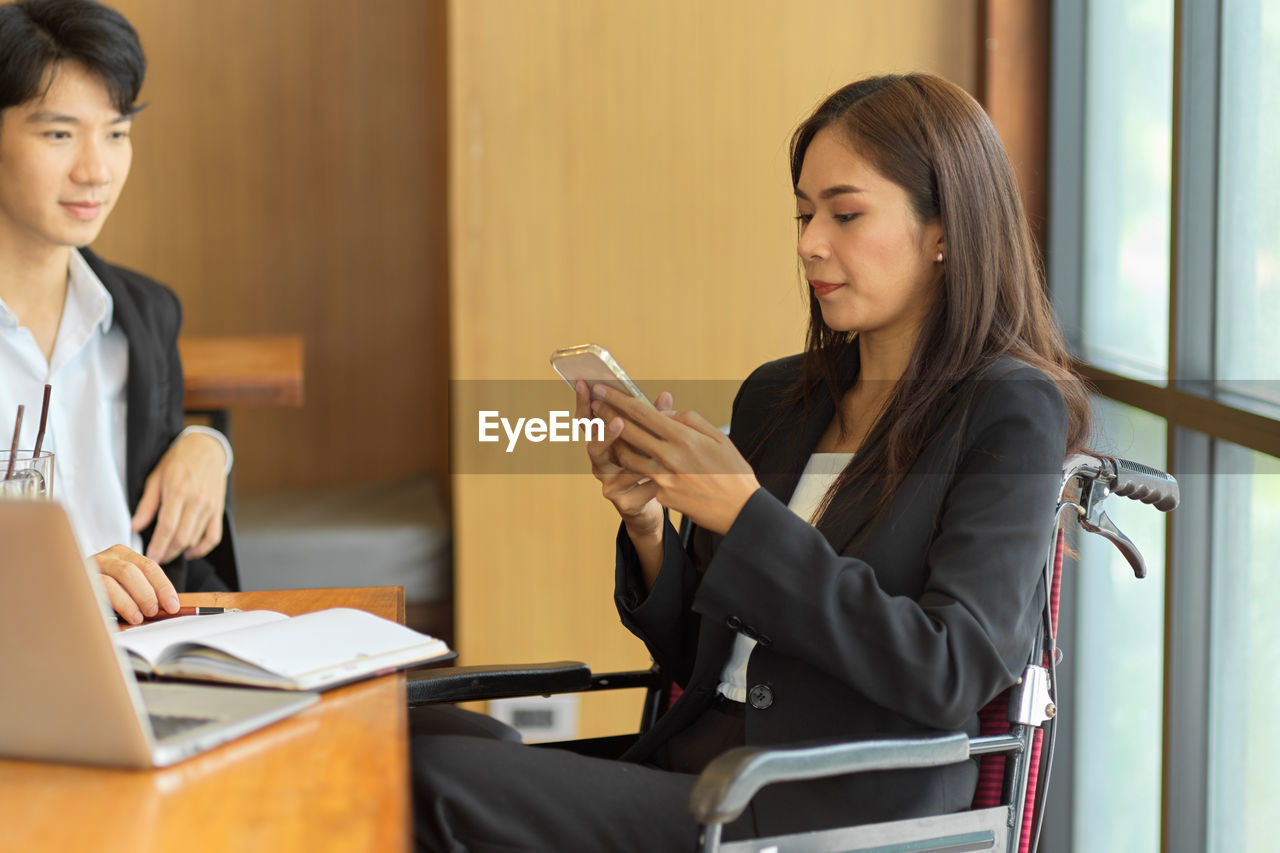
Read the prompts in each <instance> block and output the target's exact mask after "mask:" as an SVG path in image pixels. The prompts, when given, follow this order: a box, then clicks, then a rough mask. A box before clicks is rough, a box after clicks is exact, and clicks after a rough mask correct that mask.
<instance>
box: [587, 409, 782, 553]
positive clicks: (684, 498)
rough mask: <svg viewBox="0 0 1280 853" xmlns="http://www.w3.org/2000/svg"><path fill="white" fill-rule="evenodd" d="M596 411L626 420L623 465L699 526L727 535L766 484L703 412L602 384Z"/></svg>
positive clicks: (619, 448)
mask: <svg viewBox="0 0 1280 853" xmlns="http://www.w3.org/2000/svg"><path fill="white" fill-rule="evenodd" d="M591 393H592V396H593V397H594V402H593V404H592V408H593V411H595V413H596V414H597V415H598V416H600V417H602V418H604V419H605V421H606V423H609V424H613V423H614V422H615V421H619V420H620V421H621V422H622V431H621V433H620V434H619V438H621V439H622V442H625V444H624V443H622V442H620V443H618V444H615V445H614V452H615V455H616V456H617V459H618V462H619V464H621V465H622V466H623V467H624V468H626V469H628V470H630V471H633V472H635V473H637V474H643V475H644V476H646V477H648V478H649V479H650V480H652V481H653V482H654V483H655V484H656V485H657V487H658V501H659V502H660V503H661V504H662V505H663V506H665V507H668V508H670V509H674V510H676V511H677V512H679V513H682V514H683V515H687V516H688V517H689V518H690V519H692V520H693V522H694V523H695V524H697V525H698V526H699V527H702V528H705V529H707V530H710V531H712V532H714V533H720V534H724V533H727V532H728V531H729V528H730V527H731V526H733V522H734V520H735V519H737V517H738V513H740V512H741V511H742V507H743V506H744V505H745V504H746V502H747V499H748V498H750V497H751V495H752V494H754V493H755V491H756V489H758V488H760V483H759V481H758V480H756V475H755V472H753V471H752V470H751V466H750V465H749V464H748V463H747V460H745V459H743V458H742V454H741V453H739V452H738V448H736V447H734V446H733V442H731V441H730V440H729V437H728V436H727V435H725V434H724V433H722V432H721V431H720V430H719V428H717V427H716V426H714V425H713V424H711V423H709V422H708V421H707V419H706V418H704V417H702V416H701V415H699V414H698V413H697V412H691V411H690V412H673V411H659V410H658V409H656V408H654V407H653V406H650V405H647V404H646V403H644V402H642V401H640V400H637V399H635V398H634V397H631V396H629V395H627V394H623V393H621V392H619V391H615V390H613V389H610V388H608V387H607V386H605V385H597V386H595V387H594V388H592V389H591Z"/></svg>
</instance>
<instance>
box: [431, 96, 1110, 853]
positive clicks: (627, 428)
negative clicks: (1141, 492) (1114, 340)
mask: <svg viewBox="0 0 1280 853" xmlns="http://www.w3.org/2000/svg"><path fill="white" fill-rule="evenodd" d="M791 175H792V182H793V185H794V188H795V197H796V213H797V220H798V223H799V228H798V241H797V252H798V254H799V257H800V261H801V264H802V266H803V269H804V274H805V278H806V279H807V281H808V287H809V288H810V297H809V304H810V322H809V331H808V336H807V340H806V343H805V349H804V352H803V353H802V354H800V355H797V356H793V357H791V358H786V359H782V360H780V361H776V362H772V363H770V364H766V365H764V366H762V367H760V368H759V369H757V370H756V371H755V372H754V373H753V374H752V375H751V376H750V377H748V379H747V380H746V382H744V383H743V385H742V388H741V389H740V391H739V392H738V396H737V398H736V400H735V401H734V406H733V416H732V422H731V428H730V434H729V436H727V437H726V436H725V435H723V434H722V433H721V432H720V430H719V429H717V428H716V426H715V425H713V424H711V423H709V422H707V421H706V419H704V418H702V417H701V416H699V415H698V414H697V413H695V412H680V411H675V410H674V406H673V401H672V400H671V398H670V395H668V394H665V393H664V394H662V395H659V397H658V399H657V400H656V401H655V403H656V408H653V407H649V406H647V405H646V404H644V403H643V402H641V401H637V400H635V399H633V398H630V397H628V396H626V395H624V394H622V393H620V392H618V391H616V390H612V389H607V388H604V387H603V386H596V387H594V388H588V387H587V386H586V385H585V384H581V383H580V384H579V385H578V389H577V395H578V396H577V409H578V411H577V415H578V416H586V415H588V414H595V415H597V416H600V417H603V418H604V419H605V421H606V424H607V426H606V434H605V438H604V440H603V441H602V442H598V443H595V444H593V445H592V446H591V447H590V448H589V455H590V459H591V466H592V471H593V473H594V474H595V475H596V477H597V478H598V479H599V480H600V482H601V484H602V488H603V493H604V496H605V498H607V499H608V500H609V501H611V502H612V503H613V505H614V506H615V507H616V508H617V510H618V513H619V515H620V516H621V518H622V526H621V529H620V532H619V535H618V549H617V570H616V572H617V573H616V592H615V600H616V605H617V608H618V612H619V614H620V616H621V618H622V621H623V623H624V624H625V625H626V626H627V627H628V628H629V629H630V630H631V631H633V632H634V633H635V634H636V635H637V636H639V637H640V638H641V639H642V640H643V641H644V642H645V644H646V645H647V647H648V648H649V650H650V652H651V653H652V655H653V657H654V659H655V660H656V661H657V662H658V663H659V664H661V666H662V668H663V670H664V672H666V673H667V674H669V675H670V676H671V677H672V678H673V679H674V681H675V682H676V683H677V684H678V685H680V687H681V688H682V690H683V692H682V695H681V697H680V699H679V700H678V701H677V702H676V703H675V704H674V705H673V706H672V707H671V709H670V710H669V711H667V713H666V714H665V715H664V716H663V717H662V718H661V719H660V720H659V721H658V723H657V725H656V726H655V727H654V728H653V729H652V730H651V731H649V732H648V733H646V734H645V735H644V736H643V737H641V739H640V740H639V741H638V742H637V743H636V744H635V745H634V746H633V747H632V748H631V749H630V750H629V751H628V752H627V753H626V754H625V755H624V756H623V760H621V761H606V760H600V759H592V758H584V757H580V756H576V755H571V754H568V753H565V752H561V751H557V750H535V749H530V748H526V747H523V746H520V745H518V744H510V743H502V742H497V741H483V740H481V739H478V738H461V737H455V738H447V737H425V738H419V739H416V740H415V744H414V749H415V764H414V767H415V796H416V803H417V809H418V833H419V843H420V844H421V845H422V846H423V847H425V848H426V849H433V850H436V849H438V850H461V849H467V850H516V849H519V850H562V851H565V850H611V851H614V850H654V849H660V850H668V849H673V850H674V849H692V848H693V845H694V843H695V837H696V830H695V827H694V824H693V821H692V818H690V817H689V815H688V811H687V802H688V794H689V791H690V789H691V788H692V785H693V780H694V778H695V774H697V773H698V772H699V771H700V770H701V769H702V768H703V767H704V766H705V765H706V763H707V762H708V761H710V760H711V759H712V758H714V757H715V756H716V755H718V754H720V753H722V752H723V751H725V750H726V749H729V748H731V747H733V746H737V745H743V744H746V745H769V746H776V745H785V744H789V743H796V742H801V741H806V740H812V739H815V738H843V739H851V740H855V739H873V738H883V737H892V736H920V735H928V734H931V733H935V732H938V731H955V730H963V731H966V732H968V733H969V734H970V735H976V734H977V731H978V720H977V713H978V710H979V709H980V708H981V707H982V706H983V705H985V704H986V703H987V702H988V701H989V700H990V699H992V698H993V697H994V696H996V695H997V694H998V693H999V692H1000V691H1002V690H1004V689H1005V688H1007V687H1009V686H1010V685H1012V684H1013V683H1014V682H1015V681H1016V679H1017V678H1018V677H1019V675H1020V673H1021V670H1022V667H1023V666H1024V665H1025V663H1026V662H1027V660H1028V659H1029V657H1030V655H1031V652H1032V647H1033V644H1034V642H1035V639H1036V636H1037V627H1038V619H1039V614H1040V610H1041V606H1042V603H1043V600H1044V596H1045V590H1044V588H1043V583H1042V576H1041V568H1042V564H1043V558H1044V554H1045V552H1046V550H1047V548H1048V544H1049V542H1048V537H1049V530H1050V520H1051V515H1052V511H1053V506H1054V502H1055V499H1056V490H1057V485H1058V481H1059V475H1060V470H1061V462H1062V459H1063V457H1064V456H1065V454H1066V453H1067V452H1068V451H1069V450H1075V449H1078V448H1080V447H1081V446H1082V444H1083V442H1084V440H1085V437H1086V433H1087V429H1088V408H1087V398H1086V396H1085V394H1084V391H1083V389H1082V388H1081V387H1080V386H1079V385H1078V384H1077V382H1076V377H1075V376H1074V375H1073V374H1072V373H1071V371H1070V369H1069V367H1068V366H1067V365H1068V360H1067V356H1066V353H1065V350H1064V347H1063V345H1062V342H1061V337H1060V334H1059V332H1058V330H1057V327H1056V325H1055V322H1054V320H1053V317H1052V312H1051V310H1050V308H1049V305H1048V301H1047V298H1046V296H1045V292H1044V280H1043V275H1042V273H1041V270H1040V268H1039V265H1038V262H1037V258H1036V254H1035V250H1034V248H1033V245H1032V242H1031V238H1030V234H1029V230H1028V227H1027V222H1026V218H1025V215H1024V213H1023V210H1022V205H1021V201H1020V198H1019V195H1018V188H1017V183H1016V181H1015V179H1014V176H1013V172H1012V170H1011V168H1010V166H1009V163H1008V159H1007V157H1006V155H1005V152H1004V149H1003V146H1002V145H1001V143H1000V140H999V137H998V136H997V134H996V131H995V129H994V127H993V126H992V125H991V122H990V120H989V119H988V118H987V116H986V114H985V113H984V112H983V111H982V109H981V107H980V106H979V105H978V104H977V103H976V102H975V101H974V100H973V99H972V98H971V97H970V96H969V95H968V94H966V93H965V92H964V91H963V90H961V89H960V88H959V87H957V86H955V85H953V84H951V83H948V82H947V81H945V80H942V79H940V78H937V77H934V76H931V75H927V74H912V75H906V76H887V77H876V78H871V79H867V80H862V81H859V82H856V83H853V84H851V85H849V86H846V87H844V88H843V89H840V90H839V91H837V92H835V93H834V94H832V95H831V96H830V97H829V98H828V99H827V100H826V101H824V102H823V103H822V104H821V105H820V106H819V107H818V108H817V110H815V112H814V113H813V114H812V115H811V116H810V117H809V118H808V119H807V120H806V121H805V122H804V123H803V124H802V125H801V126H800V127H799V128H798V129H797V131H796V132H795V135H794V136H793V139H792V146H791ZM668 509H670V510H675V511H678V512H680V513H682V514H684V515H685V516H687V517H688V518H689V519H690V520H691V521H692V522H693V523H694V525H695V528H694V531H693V535H692V539H691V543H690V547H689V548H688V549H686V548H684V547H683V546H682V545H681V543H680V541H679V538H678V536H677V534H676V531H675V530H674V529H673V528H672V526H671V524H670V522H669V521H668V520H667V517H666V516H667V513H666V510H668ZM976 781H977V766H976V762H966V763H963V764H958V765H951V766H947V767H940V768H931V769H923V770H909V771H892V772H881V773H872V774H860V775H857V776H849V777H841V778H836V779H828V780H820V781H813V782H803V783H793V784H785V785H777V786H772V787H769V788H766V789H764V790H763V791H761V792H760V794H758V795H757V797H756V799H755V801H754V802H753V804H752V807H751V808H750V809H749V810H748V811H747V812H745V813H744V814H743V816H742V817H741V818H740V819H739V820H737V821H735V822H734V823H732V824H730V825H729V826H728V827H726V830H725V838H727V839H732V838H740V837H745V836H751V835H754V834H760V835H770V834H776V833H780V832H787V831H793V830H798V829H806V828H808V829H813V828H820V827H824V826H832V825H839V824H842V823H847V822H853V821H858V820H861V821H866V822H873V821H885V820H892V819H898V818H905V817H911V816H917V815H925V814H937V813H944V812H953V811H958V810H962V809H965V808H968V807H969V804H970V802H971V801H972V798H973V793H974V786H975V785H976Z"/></svg>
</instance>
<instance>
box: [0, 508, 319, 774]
mask: <svg viewBox="0 0 1280 853" xmlns="http://www.w3.org/2000/svg"><path fill="white" fill-rule="evenodd" d="M116 632H117V628H116V619H115V615H114V614H113V612H112V611H111V608H110V606H109V605H108V604H107V597H106V592H105V591H104V590H103V589H102V587H101V582H100V581H99V580H98V573H97V570H96V568H95V567H94V566H93V565H92V562H86V561H85V560H84V559H83V558H82V557H81V556H80V550H79V548H78V547H77V545H76V540H75V536H74V534H73V533H72V532H71V525H70V523H69V522H68V520H67V516H66V514H65V512H63V510H62V507H61V506H59V505H58V504H57V503H55V502H53V501H20V500H0V693H3V695H4V701H3V702H0V756H4V757H8V758H25V759H37V760H41V761H64V762H71V763H75V764H99V765H106V766H111V767H133V768H147V767H164V766H166V765H169V764H173V763H175V762H177V761H181V760H182V759H184V758H187V757H189V756H192V755H196V754H197V753H200V752H204V751H206V750H208V749H210V748H212V747H214V746H217V745H218V744H220V743H224V742H225V741H228V740H231V739H232V738H236V737H239V736H240V735H243V734H247V733H248V732H251V731H253V730H255V729H258V728H261V727H263V726H266V725H268V724H270V723H273V722H275V721H276V720H280V719H282V718H284V717H288V716H289V715H291V714H294V713H296V712H298V711H300V710H302V709H303V708H305V707H307V706H308V705H310V704H312V703H313V702H316V701H318V700H319V698H320V696H319V695H318V694H316V693H297V692H286V691H277V690H259V689H247V688H238V687H223V686H216V687H215V686H208V685H195V684H180V683H161V682H148V681H143V682H139V681H138V679H137V678H136V677H135V676H134V673H133V670H132V668H131V667H130V666H129V663H128V660H127V659H126V657H125V654H124V653H123V652H122V651H121V650H120V649H119V648H117V646H116V644H115V642H114V641H113V640H112V636H113V635H114V634H115V633H116Z"/></svg>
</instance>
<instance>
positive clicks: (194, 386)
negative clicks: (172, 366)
mask: <svg viewBox="0 0 1280 853" xmlns="http://www.w3.org/2000/svg"><path fill="white" fill-rule="evenodd" d="M178 351H179V353H180V354H181V356H182V372H183V376H184V378H185V381H186V390H187V394H186V401H185V403H184V406H183V408H184V409H186V411H188V412H192V413H201V414H208V415H210V416H212V418H213V420H214V424H213V425H214V427H216V428H218V429H223V428H224V427H225V426H226V425H227V420H228V415H227V412H228V410H230V409H231V408H233V407H235V406H246V405H253V406H301V405H302V387H303V345H302V336H301V335H248V336H242V337H229V338H206V337H183V338H180V339H179V340H178ZM223 431H224V432H225V431H226V430H225V429H223Z"/></svg>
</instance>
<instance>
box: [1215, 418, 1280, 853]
mask: <svg viewBox="0 0 1280 853" xmlns="http://www.w3.org/2000/svg"><path fill="white" fill-rule="evenodd" d="M1278 520H1280V459H1276V458H1275V457H1273V456H1267V455H1265V454H1262V453H1255V452H1253V451H1249V450H1245V449H1244V448H1241V447H1239V446H1237V445H1234V444H1230V443H1228V442H1217V443H1216V447H1215V453H1214V478H1213V538H1214V548H1213V566H1212V571H1211V572H1210V584H1211V585H1210V596H1211V604H1210V613H1211V617H1210V623H1211V626H1212V627H1211V632H1212V635H1211V638H1210V644H1209V655H1210V658H1209V659H1210V670H1209V673H1210V675H1209V679H1210V682H1209V683H1210V703H1209V841H1210V844H1209V849H1210V850H1212V851H1215V853H1234V851H1238V850H1270V849H1274V846H1273V845H1274V844H1275V838H1276V832H1275V806H1276V803H1280V774H1277V773H1276V760H1277V756H1280V728H1277V726H1276V724H1275V716H1276V708H1277V707H1280V679H1277V677H1276V673H1277V672H1278V671H1280V620H1278V619H1277V614H1280V573H1278V572H1277V571H1276V565H1277V555H1280V524H1278V523H1277V521H1278Z"/></svg>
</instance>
